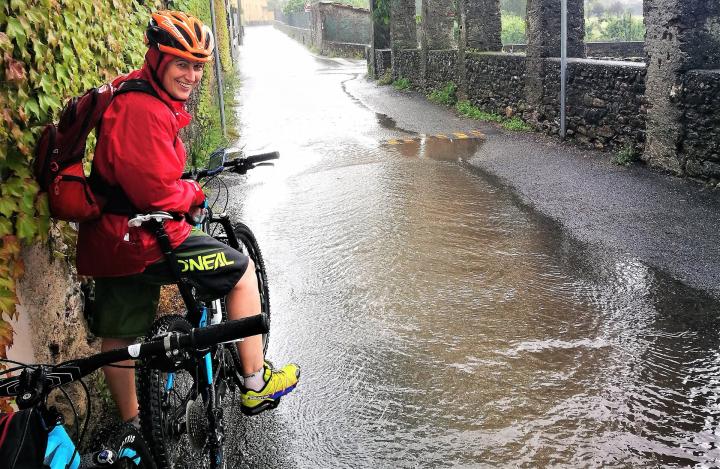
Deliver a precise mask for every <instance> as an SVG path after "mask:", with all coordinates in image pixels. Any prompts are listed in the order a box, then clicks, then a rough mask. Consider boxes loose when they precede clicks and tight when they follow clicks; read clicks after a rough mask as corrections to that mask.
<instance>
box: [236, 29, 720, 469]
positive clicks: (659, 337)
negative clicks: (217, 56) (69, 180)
mask: <svg viewBox="0 0 720 469" xmlns="http://www.w3.org/2000/svg"><path fill="white" fill-rule="evenodd" d="M241 67H242V83H243V86H242V91H241V92H242V96H241V99H240V101H241V106H240V109H239V110H238V112H239V113H240V116H241V120H242V132H241V133H242V139H243V143H244V144H245V145H246V146H245V149H246V151H247V153H249V154H252V153H254V152H260V151H265V150H279V151H280V152H281V154H282V158H281V160H280V162H279V163H278V164H277V166H276V167H274V168H265V169H258V170H256V171H255V172H254V173H253V174H251V175H248V176H247V177H244V178H237V179H232V180H230V181H229V182H230V185H231V186H232V187H231V189H232V194H233V199H232V201H231V212H232V213H233V215H235V216H236V217H237V218H238V219H241V220H243V221H244V222H246V223H247V224H248V225H250V226H251V227H252V228H253V230H254V231H255V232H256V234H257V237H258V240H259V243H260V246H261V247H262V249H263V252H264V254H265V258H266V263H267V266H268V270H269V272H268V273H269V277H270V289H271V290H270V292H271V293H270V296H271V305H272V318H273V325H272V337H271V344H270V351H269V355H270V359H272V360H273V361H275V362H278V363H280V362H285V361H287V360H295V361H297V362H298V363H300V364H301V365H302V367H303V376H302V379H301V384H300V386H299V387H298V389H297V390H296V391H295V392H294V393H293V394H291V395H289V396H287V397H285V398H283V403H282V404H281V405H280V407H279V408H278V409H276V410H275V411H273V412H268V413H265V414H263V415H262V416H259V417H256V418H253V419H245V418H242V417H241V416H239V415H236V417H234V418H232V419H231V420H232V421H233V427H234V429H233V431H232V436H231V442H230V443H231V445H230V454H231V461H230V462H231V464H230V467H248V468H262V467H285V468H296V467H297V468H317V467H333V468H338V467H347V468H357V467H368V468H370V467H372V468H375V467H383V468H384V467H388V468H395V467H449V466H460V467H507V466H521V467H546V466H551V465H552V466H561V467H601V466H602V467H638V466H658V465H659V466H664V465H671V466H672V465H677V466H687V465H696V464H701V465H705V466H706V467H710V466H714V465H717V464H718V460H720V454H718V450H717V443H718V441H719V439H718V437H717V436H716V432H717V431H718V423H717V421H716V416H717V405H718V401H719V396H720V385H719V384H718V383H720V354H718V352H717V350H718V345H719V344H718V342H719V334H718V333H719V332H720V320H719V319H718V314H717V312H718V310H719V309H720V308H719V307H720V303H719V302H718V300H717V299H715V296H716V293H717V291H718V290H717V284H718V282H716V281H715V280H717V279H718V278H720V277H718V276H717V275H718V270H720V269H718V268H717V265H718V262H717V261H718V260H720V257H718V254H717V249H718V246H719V245H720V243H717V241H718V239H717V238H718V233H715V232H714V231H716V227H717V226H718V225H717V224H714V225H711V223H715V222H717V214H718V211H717V208H718V207H720V203H718V197H717V196H715V195H714V194H712V193H709V192H702V191H700V190H697V188H694V187H693V186H692V185H691V184H688V183H685V182H682V181H677V180H674V179H671V178H666V177H664V176H660V175H657V174H652V173H650V172H647V171H646V172H642V170H625V169H622V168H615V167H612V166H610V165H609V164H608V163H607V162H606V161H605V160H604V159H600V157H598V156H597V155H594V154H592V155H590V157H587V156H585V155H586V154H585V153H583V152H581V151H579V150H575V149H572V148H566V147H564V146H562V145H558V144H555V143H553V142H551V141H548V140H547V139H543V138H541V137H539V136H536V135H515V134H512V135H508V134H505V133H504V132H502V131H500V130H498V129H496V128H495V127H492V126H490V125H483V124H478V123H476V122H473V121H468V120H465V119H461V118H458V117H456V116H454V115H453V114H452V113H451V112H450V111H448V110H446V109H443V108H440V107H438V106H435V105H432V104H429V103H427V102H426V101H424V100H423V99H420V98H419V97H418V96H417V95H413V94H407V93H400V92H396V91H394V90H393V89H391V88H388V87H384V88H383V87H377V86H376V85H375V84H374V83H371V82H368V81H367V80H366V79H365V77H364V75H365V63H364V62H362V61H349V60H344V59H328V58H321V57H315V56H313V55H311V54H310V53H309V52H308V51H307V50H306V49H305V48H304V47H303V46H301V45H299V44H297V43H296V42H294V41H292V40H291V39H289V38H287V37H286V36H284V35H283V34H281V33H279V32H277V31H275V30H273V29H272V28H269V27H255V28H247V37H246V41H245V46H244V47H243V51H242V57H241ZM605 158H606V157H605ZM578 161H581V163H578ZM643 179H644V180H645V182H644V183H643V184H644V185H638V186H634V185H633V184H635V183H636V182H637V181H642V180H643ZM609 181H610V182H609ZM638 188H642V189H643V191H640V189H638ZM647 188H650V189H652V191H654V192H648V191H645V189H647ZM633 191H635V192H634V194H635V195H634V196H632V194H633ZM638 191H640V192H638ZM669 195H670V196H673V195H674V198H673V199H664V198H665V197H668V196H669ZM678 220H680V222H678ZM628 226H629V227H630V228H628ZM633 227H635V228H633ZM687 238H692V239H693V240H692V241H690V242H687V243H686V242H685V240H686V239H687ZM695 238H697V239H695ZM667 240H670V241H667ZM698 250H700V251H698ZM702 250H705V251H702ZM698 259H699V260H698ZM680 280H682V281H680ZM703 282H715V283H714V284H712V285H707V284H703Z"/></svg>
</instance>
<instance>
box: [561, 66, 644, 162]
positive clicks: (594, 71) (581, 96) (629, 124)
mask: <svg viewBox="0 0 720 469" xmlns="http://www.w3.org/2000/svg"><path fill="white" fill-rule="evenodd" d="M559 68H560V65H559V61H558V62H557V78H558V80H557V83H558V85H557V87H556V90H557V92H558V95H559V91H560V85H559V83H560V80H559V78H560V71H559ZM554 104H556V105H557V106H556V109H559V99H558V102H556V103H554ZM646 116H647V106H646V100H645V65H644V64H636V63H631V62H607V61H599V60H587V59H585V60H584V59H571V60H570V61H569V63H568V96H567V121H566V122H567V131H568V132H567V134H568V138H569V139H573V140H575V141H577V142H578V143H580V144H582V145H584V146H594V147H595V148H598V149H605V148H608V149H612V150H619V149H621V148H623V147H626V146H632V147H633V148H634V150H635V151H636V152H637V153H638V154H639V153H642V151H643V146H644V144H645V130H646Z"/></svg>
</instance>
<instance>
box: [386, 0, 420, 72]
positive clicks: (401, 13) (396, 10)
mask: <svg viewBox="0 0 720 469" xmlns="http://www.w3.org/2000/svg"><path fill="white" fill-rule="evenodd" d="M389 1H390V48H391V49H392V59H391V61H392V70H393V72H392V73H393V79H398V78H399V76H400V75H399V73H398V70H399V67H398V66H397V65H396V63H397V54H398V51H401V50H403V49H417V46H418V44H417V25H416V24H415V0H389Z"/></svg>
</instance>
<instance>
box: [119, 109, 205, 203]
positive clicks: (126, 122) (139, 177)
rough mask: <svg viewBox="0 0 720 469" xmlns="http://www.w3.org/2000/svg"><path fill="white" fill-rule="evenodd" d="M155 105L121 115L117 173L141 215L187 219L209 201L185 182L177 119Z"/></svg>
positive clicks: (188, 181) (121, 110) (183, 158)
mask: <svg viewBox="0 0 720 469" xmlns="http://www.w3.org/2000/svg"><path fill="white" fill-rule="evenodd" d="M119 98H123V96H121V97H119ZM141 99H142V98H141ZM141 99H139V100H137V101H141ZM143 101H144V102H145V103H147V98H146V99H145V100H143ZM113 104H114V103H113ZM138 104H140V103H138ZM153 105H154V106H155V108H154V109H153V108H151V107H147V106H142V105H139V106H137V107H135V106H128V105H126V106H121V107H120V108H119V109H118V112H117V115H116V116H115V119H113V120H114V121H115V122H113V124H115V125H114V127H115V128H114V129H113V132H111V135H112V137H111V138H112V141H111V142H110V145H111V153H112V154H113V155H114V158H113V161H112V166H113V172H114V174H115V178H116V180H117V183H118V184H119V185H120V187H121V188H122V189H123V190H124V192H125V194H126V195H127V196H128V198H129V199H130V202H132V204H133V205H134V206H135V207H136V208H137V209H138V210H142V211H153V210H164V211H168V212H180V213H186V212H188V211H189V210H190V208H191V207H192V206H195V205H199V204H200V203H202V201H203V200H204V199H205V195H204V194H203V191H202V189H201V188H200V186H199V184H198V183H197V182H195V181H190V180H183V179H180V177H181V176H182V172H183V169H184V167H185V151H184V149H183V148H182V143H181V142H180V141H179V140H177V136H176V132H175V130H174V128H173V124H172V122H171V121H170V119H173V116H172V115H171V114H170V111H169V110H168V109H164V108H163V109H157V107H156V106H157V104H156V103H153ZM133 108H134V109H133ZM178 147H179V148H178Z"/></svg>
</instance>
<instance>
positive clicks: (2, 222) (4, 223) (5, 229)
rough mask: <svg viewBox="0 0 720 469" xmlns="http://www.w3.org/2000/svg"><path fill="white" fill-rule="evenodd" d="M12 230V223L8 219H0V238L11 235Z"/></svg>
mask: <svg viewBox="0 0 720 469" xmlns="http://www.w3.org/2000/svg"><path fill="white" fill-rule="evenodd" d="M12 229H13V225H12V222H11V221H10V220H9V219H8V218H5V217H0V238H2V237H3V236H8V235H11V234H12Z"/></svg>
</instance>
